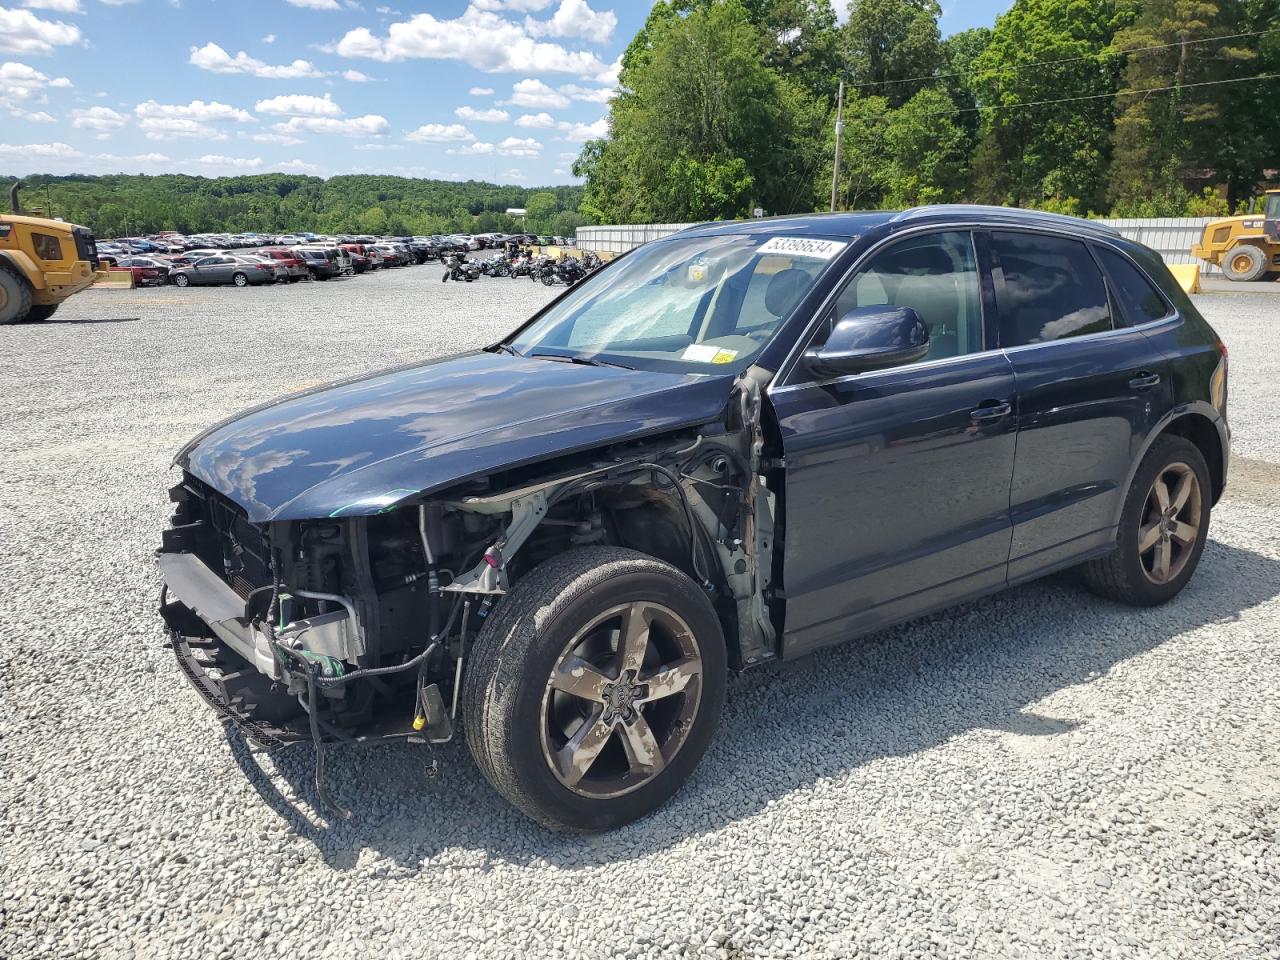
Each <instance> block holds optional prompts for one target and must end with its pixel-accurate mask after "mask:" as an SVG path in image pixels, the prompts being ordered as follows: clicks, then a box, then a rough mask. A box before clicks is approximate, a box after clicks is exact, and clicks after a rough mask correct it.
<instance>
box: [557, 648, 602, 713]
mask: <svg viewBox="0 0 1280 960" xmlns="http://www.w3.org/2000/svg"><path fill="white" fill-rule="evenodd" d="M608 682H609V678H608V677H606V676H605V675H604V674H603V673H601V672H600V671H599V670H597V669H596V668H595V667H593V666H592V665H591V664H589V663H587V661H585V660H583V659H582V658H581V657H568V658H566V659H565V660H564V661H563V662H562V663H561V664H560V666H559V667H557V668H556V670H555V672H554V673H552V674H551V686H552V687H554V688H555V689H557V690H559V691H561V692H562V693H567V694H569V695H570V696H571V697H578V698H579V699H581V700H591V701H592V702H595V703H599V702H602V701H603V700H604V687H605V684H607V683H608Z"/></svg>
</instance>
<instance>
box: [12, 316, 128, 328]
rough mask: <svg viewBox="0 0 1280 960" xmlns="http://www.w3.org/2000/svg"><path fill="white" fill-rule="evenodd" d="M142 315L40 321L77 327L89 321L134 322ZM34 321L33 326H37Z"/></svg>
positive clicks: (45, 324) (53, 324)
mask: <svg viewBox="0 0 1280 960" xmlns="http://www.w3.org/2000/svg"><path fill="white" fill-rule="evenodd" d="M141 319H142V318H141V317H87V318H85V319H82V320H59V319H57V318H56V317H50V318H49V319H48V320H40V321H38V323H39V325H40V326H42V327H58V326H61V327H76V326H82V325H84V324H87V323H133V322H134V321H137V320H141ZM35 325H36V324H35V323H33V324H31V326H35Z"/></svg>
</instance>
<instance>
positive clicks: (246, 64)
mask: <svg viewBox="0 0 1280 960" xmlns="http://www.w3.org/2000/svg"><path fill="white" fill-rule="evenodd" d="M189 62H190V63H191V64H192V65H193V66H197V67H199V68H200V69H201V70H208V71H209V72H211V73H247V74H250V75H252V76H255V77H261V78H262V79H264V80H297V79H302V78H310V77H323V76H325V74H323V73H321V72H320V71H319V70H317V69H316V68H315V66H314V65H312V64H311V63H310V62H309V61H307V60H295V61H293V63H289V64H284V65H281V66H272V65H271V64H268V63H263V62H262V61H261V60H257V59H255V58H253V57H251V56H249V55H248V54H247V53H245V52H244V51H243V50H241V51H240V52H238V53H237V54H236V55H235V56H234V57H233V56H231V55H230V54H229V53H227V51H225V50H223V49H222V48H221V47H220V46H218V45H217V44H216V43H206V44H205V45H204V46H203V47H192V48H191V57H190V59H189Z"/></svg>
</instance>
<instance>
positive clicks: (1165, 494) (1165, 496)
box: [1151, 477, 1169, 513]
mask: <svg viewBox="0 0 1280 960" xmlns="http://www.w3.org/2000/svg"><path fill="white" fill-rule="evenodd" d="M1151 492H1152V493H1154V494H1155V495H1156V505H1157V506H1158V507H1159V508H1160V512H1161V513H1164V512H1165V511H1166V510H1168V509H1169V485H1168V484H1167V483H1165V482H1164V477H1157V478H1156V482H1155V486H1153V487H1152V488H1151Z"/></svg>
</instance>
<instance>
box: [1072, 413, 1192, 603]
mask: <svg viewBox="0 0 1280 960" xmlns="http://www.w3.org/2000/svg"><path fill="white" fill-rule="evenodd" d="M1211 491H1212V487H1211V482H1210V479H1209V468H1208V466H1207V465H1206V464H1205V461H1204V456H1203V455H1202V454H1201V453H1200V448H1199V447H1197V446H1196V445H1195V444H1194V443H1192V442H1191V441H1190V440H1187V439H1185V438H1183V437H1177V436H1163V437H1160V438H1159V439H1158V440H1156V442H1155V443H1154V444H1152V446H1151V449H1150V450H1149V451H1147V455H1146V456H1145V457H1143V459H1142V463H1141V464H1140V465H1139V467H1138V472H1137V473H1136V474H1135V475H1134V478H1133V483H1132V485H1131V486H1130V487H1129V495H1128V497H1127V498H1126V500H1125V505H1124V512H1123V513H1122V514H1121V517H1120V530H1119V532H1118V534H1117V536H1116V548H1115V550H1114V551H1113V552H1111V553H1110V554H1108V555H1107V556H1105V557H1102V558H1100V559H1098V560H1093V561H1091V562H1089V563H1087V564H1085V566H1084V575H1085V581H1086V582H1087V583H1088V585H1089V588H1090V589H1091V590H1093V591H1094V592H1095V593H1097V594H1100V595H1102V596H1104V597H1107V598H1108V599H1111V600H1117V601H1119V602H1120V603H1127V604H1129V605H1131V606H1135V607H1153V606H1156V605H1157V604H1161V603H1165V602H1167V601H1169V600H1172V599H1173V598H1174V597H1175V596H1177V595H1178V593H1179V592H1180V591H1181V590H1182V588H1183V587H1185V586H1186V585H1187V583H1188V581H1190V580H1191V576H1192V574H1194V573H1195V571H1196V566H1197V565H1198V564H1199V563H1200V555H1201V553H1203V552H1204V544H1205V540H1206V538H1207V536H1208V533H1209V511H1210V501H1211V500H1212V492H1211Z"/></svg>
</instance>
